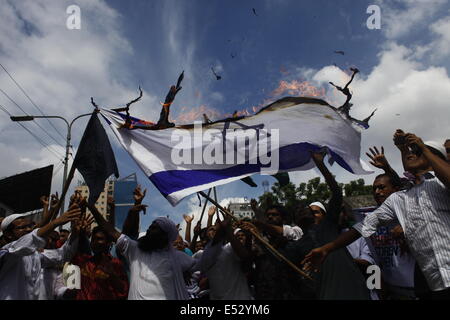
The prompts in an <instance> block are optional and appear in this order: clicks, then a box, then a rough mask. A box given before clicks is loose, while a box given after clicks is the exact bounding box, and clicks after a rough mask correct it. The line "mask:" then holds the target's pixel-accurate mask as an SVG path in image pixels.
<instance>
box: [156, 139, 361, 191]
mask: <svg viewBox="0 0 450 320" xmlns="http://www.w3.org/2000/svg"><path fill="white" fill-rule="evenodd" d="M321 148H322V147H320V146H317V145H314V144H311V143H307V142H301V143H296V144H292V145H289V146H284V147H281V148H280V149H279V159H280V167H279V170H290V169H294V168H298V167H301V166H304V165H305V164H307V163H308V162H309V161H310V159H311V155H310V151H319V150H320V149H321ZM330 153H331V155H332V157H333V159H334V160H335V161H336V162H337V163H338V164H339V165H340V166H341V167H343V168H344V169H346V170H347V171H349V172H351V173H353V170H352V169H351V167H350V166H349V165H348V164H347V163H346V162H345V161H344V159H342V158H341V157H340V156H339V155H337V154H336V153H334V152H333V151H331V150H330ZM261 167H268V166H263V165H261V164H239V165H236V166H234V167H229V168H226V169H215V170H168V171H160V172H157V173H154V174H152V175H151V176H150V177H149V179H150V181H152V182H153V183H154V184H155V186H156V187H157V188H158V190H159V191H160V192H161V193H162V195H163V196H165V197H167V196H168V195H169V194H171V193H174V192H177V191H180V190H183V189H187V188H191V187H194V186H199V185H203V184H208V183H211V182H214V181H218V180H224V179H228V178H232V177H237V176H241V175H244V174H248V173H258V172H260V170H261Z"/></svg>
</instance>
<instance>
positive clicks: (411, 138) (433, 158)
mask: <svg viewBox="0 0 450 320" xmlns="http://www.w3.org/2000/svg"><path fill="white" fill-rule="evenodd" d="M406 143H407V144H408V145H412V144H415V145H417V146H418V147H419V149H420V150H421V151H422V153H423V155H424V157H425V158H427V160H428V161H429V162H430V164H431V167H432V168H433V171H434V173H435V174H436V177H437V178H438V179H439V180H440V181H441V182H442V183H443V184H444V185H445V186H446V187H447V189H450V164H449V163H448V162H447V161H445V160H443V159H441V158H440V157H439V156H438V155H436V154H434V153H433V152H431V150H430V149H429V148H428V147H427V146H426V145H425V144H424V143H423V141H422V139H421V138H419V137H417V136H416V135H415V134H413V133H408V134H407V135H406Z"/></svg>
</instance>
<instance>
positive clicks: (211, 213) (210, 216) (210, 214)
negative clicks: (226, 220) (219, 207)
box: [206, 206, 216, 228]
mask: <svg viewBox="0 0 450 320" xmlns="http://www.w3.org/2000/svg"><path fill="white" fill-rule="evenodd" d="M215 212H216V207H214V206H212V207H209V209H208V223H207V224H206V227H207V228H209V227H210V226H211V225H212V220H213V217H214V214H215Z"/></svg>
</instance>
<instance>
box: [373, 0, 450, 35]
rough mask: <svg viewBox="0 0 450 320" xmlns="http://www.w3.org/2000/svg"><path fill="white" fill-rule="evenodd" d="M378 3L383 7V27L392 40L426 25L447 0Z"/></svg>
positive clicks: (407, 0) (382, 1)
mask: <svg viewBox="0 0 450 320" xmlns="http://www.w3.org/2000/svg"><path fill="white" fill-rule="evenodd" d="M376 3H377V4H378V5H379V6H380V8H381V29H382V31H383V33H384V34H385V36H386V37H387V38H388V39H391V40H392V39H399V38H402V37H404V36H406V35H408V34H410V33H411V32H413V31H414V30H418V29H420V28H424V27H426V26H427V25H428V22H429V20H430V19H432V18H433V17H434V15H435V14H436V13H438V12H439V11H440V10H441V9H442V7H443V6H444V5H445V4H446V3H447V1H446V0H427V1H423V0H389V1H388V0H378V1H376Z"/></svg>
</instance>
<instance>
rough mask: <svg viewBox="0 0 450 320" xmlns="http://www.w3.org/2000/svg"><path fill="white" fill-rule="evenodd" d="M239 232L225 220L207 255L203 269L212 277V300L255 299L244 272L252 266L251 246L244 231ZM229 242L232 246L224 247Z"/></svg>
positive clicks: (202, 259)
mask: <svg viewBox="0 0 450 320" xmlns="http://www.w3.org/2000/svg"><path fill="white" fill-rule="evenodd" d="M236 230H237V231H235V232H233V229H232V227H231V223H230V221H229V219H225V220H224V221H222V222H221V223H220V224H219V229H218V230H217V232H216V234H215V236H214V239H213V240H212V241H210V242H209V243H208V245H207V246H206V248H205V251H204V252H203V255H202V258H201V261H200V269H201V271H202V272H203V273H204V274H205V275H206V276H207V277H208V281H209V288H210V298H211V300H250V299H252V296H251V294H250V288H249V286H248V282H247V277H246V274H245V272H244V265H245V263H250V262H251V242H250V241H248V242H247V240H250V239H247V237H246V235H245V233H244V232H243V231H240V229H236ZM235 233H238V235H236V234H235ZM238 237H239V238H238ZM226 240H228V241H229V242H228V243H224V242H225V241H226ZM246 243H247V244H248V245H247V246H246Z"/></svg>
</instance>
